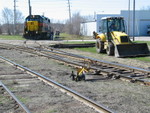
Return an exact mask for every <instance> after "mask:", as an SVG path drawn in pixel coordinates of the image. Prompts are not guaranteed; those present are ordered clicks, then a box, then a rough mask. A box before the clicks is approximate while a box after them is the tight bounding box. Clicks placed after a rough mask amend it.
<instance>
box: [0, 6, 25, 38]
mask: <svg viewBox="0 0 150 113" xmlns="http://www.w3.org/2000/svg"><path fill="white" fill-rule="evenodd" d="M2 16H3V18H2V19H3V28H4V29H5V30H4V31H7V34H8V35H11V34H13V33H14V29H13V26H14V19H13V18H14V12H13V10H11V9H9V8H4V9H3V10H2ZM23 21H24V17H23V15H22V13H21V12H20V11H18V10H17V11H16V22H17V23H16V33H17V34H19V33H20V32H22V31H23V24H22V23H23Z"/></svg>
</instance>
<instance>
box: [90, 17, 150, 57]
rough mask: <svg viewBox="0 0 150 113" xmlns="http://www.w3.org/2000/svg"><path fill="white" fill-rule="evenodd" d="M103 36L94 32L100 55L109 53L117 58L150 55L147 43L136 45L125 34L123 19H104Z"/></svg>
mask: <svg viewBox="0 0 150 113" xmlns="http://www.w3.org/2000/svg"><path fill="white" fill-rule="evenodd" d="M100 31H101V32H102V33H101V34H97V33H96V32H93V38H95V39H96V40H97V41H96V49H97V52H98V53H105V52H106V53H107V54H108V55H109V56H113V55H114V56H115V57H136V56H147V55H150V52H149V49H148V46H147V44H146V43H134V42H132V41H131V40H130V38H129V36H128V35H127V34H126V33H125V25H124V18H123V17H103V18H102V19H101V27H100Z"/></svg>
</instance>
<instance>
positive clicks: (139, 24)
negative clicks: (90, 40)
mask: <svg viewBox="0 0 150 113" xmlns="http://www.w3.org/2000/svg"><path fill="white" fill-rule="evenodd" d="M107 16H123V17H124V19H125V24H126V32H127V34H129V36H133V11H130V15H129V12H128V11H127V10H122V11H121V12H120V14H97V16H96V22H95V23H92V22H86V23H82V24H83V25H82V26H84V30H83V27H82V30H81V31H82V32H81V33H82V34H83V35H86V36H92V33H93V31H96V32H98V33H100V21H101V18H102V17H107ZM147 25H150V11H148V10H137V11H135V34H134V35H135V36H147V35H148V34H147Z"/></svg>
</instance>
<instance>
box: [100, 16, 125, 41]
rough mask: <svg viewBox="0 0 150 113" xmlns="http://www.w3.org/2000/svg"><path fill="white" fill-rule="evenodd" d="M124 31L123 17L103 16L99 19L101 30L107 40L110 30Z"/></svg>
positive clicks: (109, 36)
mask: <svg viewBox="0 0 150 113" xmlns="http://www.w3.org/2000/svg"><path fill="white" fill-rule="evenodd" d="M114 31H117V32H125V25H124V18H123V17H103V18H102V19H101V32H102V33H103V34H105V35H106V37H107V39H108V41H109V40H111V39H112V38H111V35H110V33H111V32H114Z"/></svg>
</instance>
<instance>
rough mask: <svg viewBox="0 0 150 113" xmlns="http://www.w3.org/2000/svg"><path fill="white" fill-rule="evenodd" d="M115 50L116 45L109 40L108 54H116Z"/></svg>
mask: <svg viewBox="0 0 150 113" xmlns="http://www.w3.org/2000/svg"><path fill="white" fill-rule="evenodd" d="M114 50H115V47H114V45H113V43H111V42H109V43H108V46H107V48H106V53H107V55H108V56H113V55H114Z"/></svg>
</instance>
